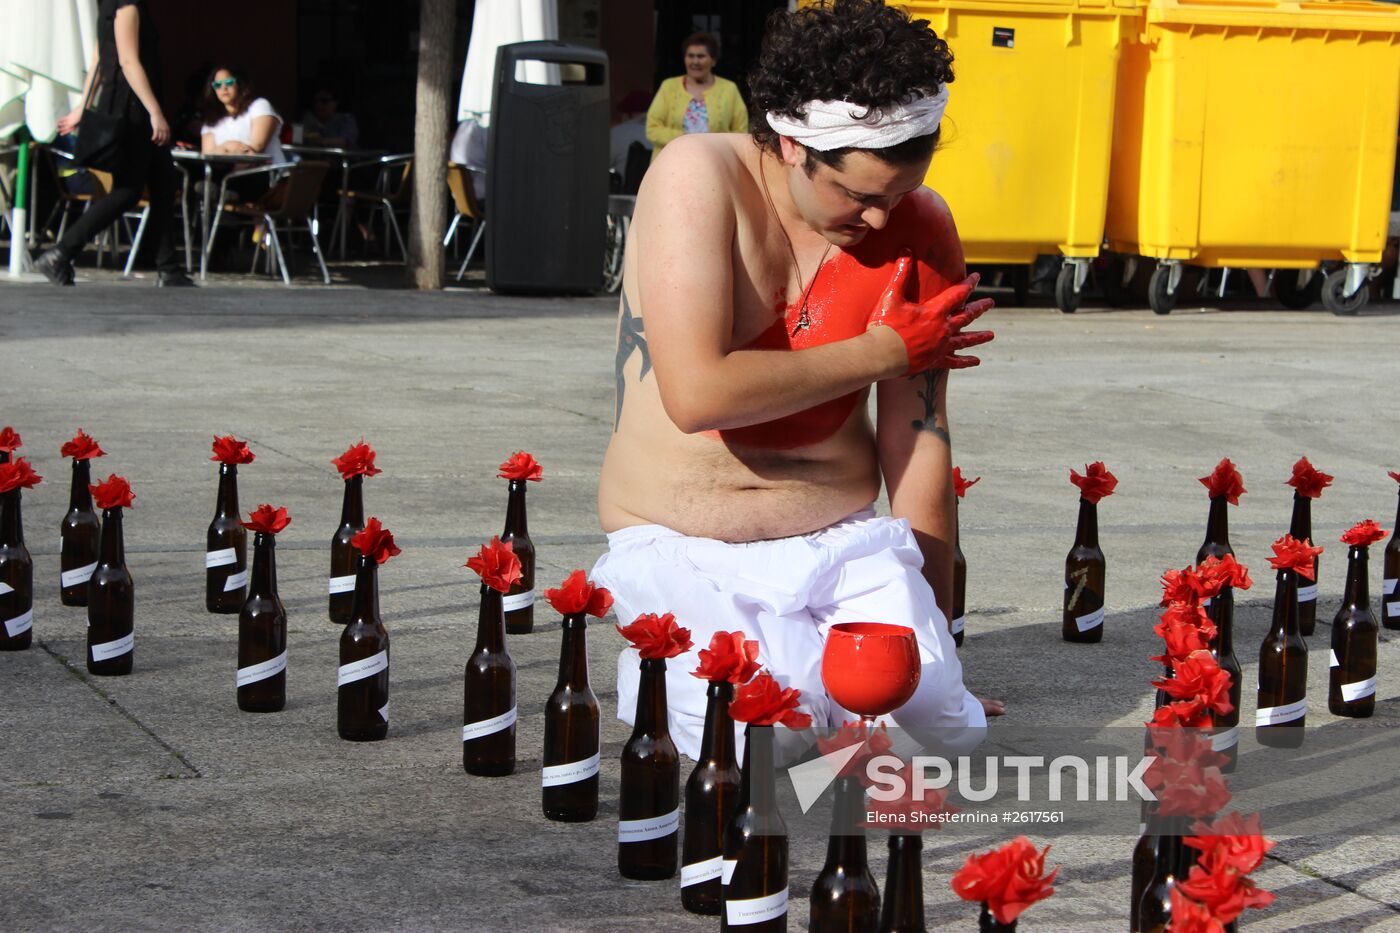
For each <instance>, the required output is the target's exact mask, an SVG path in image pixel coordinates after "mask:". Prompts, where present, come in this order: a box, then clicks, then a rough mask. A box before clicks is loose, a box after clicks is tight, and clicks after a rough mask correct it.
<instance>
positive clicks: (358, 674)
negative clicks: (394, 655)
mask: <svg viewBox="0 0 1400 933" xmlns="http://www.w3.org/2000/svg"><path fill="white" fill-rule="evenodd" d="M388 669H389V652H387V651H381V652H379V653H378V654H376V655H374V656H373V657H370V658H362V659H361V660H359V661H351V662H350V663H349V664H342V665H340V668H339V669H338V670H337V673H336V678H337V679H336V686H337V687H343V686H345V685H346V684H353V683H354V682H355V681H357V680H364V679H365V678H366V677H373V676H374V675H375V674H378V673H379V672H380V671H387V670H388Z"/></svg>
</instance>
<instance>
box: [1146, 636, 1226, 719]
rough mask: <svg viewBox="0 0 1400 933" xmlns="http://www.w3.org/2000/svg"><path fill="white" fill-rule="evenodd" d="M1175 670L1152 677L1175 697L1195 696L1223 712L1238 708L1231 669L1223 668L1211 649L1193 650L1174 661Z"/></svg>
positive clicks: (1155, 684) (1223, 713)
mask: <svg viewBox="0 0 1400 933" xmlns="http://www.w3.org/2000/svg"><path fill="white" fill-rule="evenodd" d="M1172 674H1173V676H1172V677H1163V678H1159V679H1158V680H1154V681H1152V686H1154V687H1156V688H1158V689H1159V690H1165V691H1166V693H1167V695H1168V696H1170V697H1171V698H1172V699H1174V700H1196V701H1198V702H1199V703H1200V704H1201V705H1202V706H1204V707H1206V708H1207V709H1209V710H1210V711H1211V712H1214V713H1218V714H1220V715H1222V716H1223V715H1225V714H1226V713H1228V712H1230V711H1231V710H1233V709H1234V708H1235V707H1234V705H1233V704H1232V703H1231V702H1230V672H1229V671H1227V670H1223V669H1221V667H1220V663H1219V662H1218V661H1216V660H1215V657H1214V655H1212V654H1211V653H1210V652H1209V651H1204V650H1198V651H1193V652H1191V654H1189V655H1187V656H1186V657H1185V658H1181V659H1178V660H1175V661H1173V662H1172ZM1206 725H1209V720H1207V722H1206Z"/></svg>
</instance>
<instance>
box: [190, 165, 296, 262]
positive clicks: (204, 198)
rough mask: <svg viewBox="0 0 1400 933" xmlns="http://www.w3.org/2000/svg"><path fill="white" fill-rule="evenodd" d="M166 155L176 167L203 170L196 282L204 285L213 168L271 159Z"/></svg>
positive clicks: (211, 221)
mask: <svg viewBox="0 0 1400 933" xmlns="http://www.w3.org/2000/svg"><path fill="white" fill-rule="evenodd" d="M170 155H171V157H173V158H174V159H175V162H176V163H177V164H179V163H181V162H185V163H189V162H199V163H201V164H203V166H204V178H203V179H202V180H201V182H200V203H201V210H200V221H199V225H200V231H199V232H200V240H199V278H200V281H204V280H205V279H207V278H208V277H209V228H210V226H211V225H212V223H213V217H214V214H213V211H212V208H211V207H210V204H209V202H210V200H211V199H212V198H213V190H214V166H216V165H226V166H229V167H230V168H232V167H233V166H235V165H266V164H268V163H270V162H271V161H272V156H270V155H268V154H267V153H265V152H244V153H239V154H237V155H235V154H233V153H229V152H200V151H199V150H197V149H171V150H170ZM220 207H222V205H220Z"/></svg>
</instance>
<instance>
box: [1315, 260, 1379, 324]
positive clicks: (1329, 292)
mask: <svg viewBox="0 0 1400 933" xmlns="http://www.w3.org/2000/svg"><path fill="white" fill-rule="evenodd" d="M1346 287H1347V269H1346V267H1345V266H1343V267H1342V268H1340V269H1333V270H1332V271H1331V272H1329V273H1327V278H1325V279H1323V280H1322V306H1323V307H1324V308H1326V309H1327V310H1328V311H1331V312H1332V313H1333V314H1339V315H1343V316H1345V315H1351V314H1355V313H1357V312H1358V311H1360V310H1361V309H1362V308H1364V307H1365V306H1366V301H1367V299H1368V298H1370V297H1371V289H1370V288H1369V287H1368V286H1367V284H1366V282H1365V280H1362V282H1361V287H1360V288H1358V289H1357V290H1356V291H1355V292H1354V293H1353V294H1351V295H1350V296H1348V295H1347V293H1346Z"/></svg>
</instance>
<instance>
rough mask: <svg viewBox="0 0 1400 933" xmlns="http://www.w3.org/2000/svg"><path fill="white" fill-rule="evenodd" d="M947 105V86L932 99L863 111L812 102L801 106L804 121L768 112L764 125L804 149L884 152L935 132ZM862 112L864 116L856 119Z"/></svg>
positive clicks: (841, 102)
mask: <svg viewBox="0 0 1400 933" xmlns="http://www.w3.org/2000/svg"><path fill="white" fill-rule="evenodd" d="M947 106H948V85H946V84H945V85H943V87H942V88H940V89H939V91H938V93H937V94H935V95H933V96H932V97H916V98H914V99H913V100H910V101H906V102H904V103H899V104H895V105H893V106H891V107H884V108H881V109H879V110H874V109H871V110H867V109H866V108H865V107H862V106H861V105H859V104H852V103H850V102H849V101H844V100H814V101H809V102H807V103H806V104H805V105H803V109H804V110H806V111H807V116H806V118H805V119H800V120H794V119H792V118H791V117H785V116H781V115H779V114H776V113H772V112H770V113H769V114H768V125H769V126H771V127H772V128H773V130H774V131H775V132H777V133H778V134H780V135H782V136H789V137H791V138H793V139H795V140H797V141H798V142H799V143H801V144H802V145H804V146H806V147H807V148H808V149H816V150H817V151H818V152H828V151H830V150H832V149H846V148H853V149H888V148H889V147H890V146H897V145H899V144H900V143H902V142H905V141H907V140H910V139H913V138H914V137H915V136H926V135H928V134H929V133H932V132H933V131H934V130H936V129H938V124H939V122H940V121H941V120H942V119H943V111H944V109H946V108H947ZM862 111H865V115H864V116H863V117H862V116H857V114H858V113H861V112H862Z"/></svg>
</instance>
